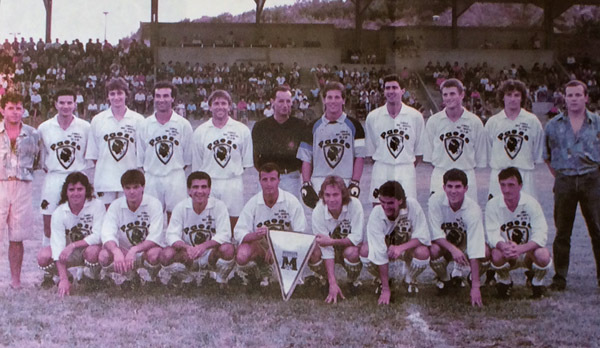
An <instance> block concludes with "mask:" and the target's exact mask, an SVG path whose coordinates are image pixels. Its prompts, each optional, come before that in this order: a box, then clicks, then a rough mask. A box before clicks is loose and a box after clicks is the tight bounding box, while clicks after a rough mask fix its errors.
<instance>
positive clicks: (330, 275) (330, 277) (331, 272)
mask: <svg viewBox="0 0 600 348" xmlns="http://www.w3.org/2000/svg"><path fill="white" fill-rule="evenodd" d="M324 262H325V270H327V282H328V283H329V294H328V295H327V298H326V299H325V302H327V303H337V297H338V295H339V297H340V298H341V299H346V297H344V294H343V293H342V290H341V289H340V287H339V285H338V283H337V280H336V279H335V260H334V259H325V260H324Z"/></svg>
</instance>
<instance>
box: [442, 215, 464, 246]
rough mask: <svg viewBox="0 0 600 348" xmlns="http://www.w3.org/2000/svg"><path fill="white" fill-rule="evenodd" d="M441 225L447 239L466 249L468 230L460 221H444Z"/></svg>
mask: <svg viewBox="0 0 600 348" xmlns="http://www.w3.org/2000/svg"><path fill="white" fill-rule="evenodd" d="M441 227H442V230H443V231H444V234H445V235H446V240H447V241H448V242H450V243H452V244H453V245H455V246H456V247H458V248H459V249H460V250H463V251H464V250H465V248H466V246H467V245H466V244H467V232H466V231H465V230H464V228H462V227H461V226H460V225H459V224H458V222H446V223H442V226H441Z"/></svg>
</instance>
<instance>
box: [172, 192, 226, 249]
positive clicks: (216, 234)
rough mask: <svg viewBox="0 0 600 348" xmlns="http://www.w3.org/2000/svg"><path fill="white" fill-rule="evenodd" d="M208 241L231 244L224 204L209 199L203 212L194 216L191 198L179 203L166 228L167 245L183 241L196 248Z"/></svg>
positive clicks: (211, 198)
mask: <svg viewBox="0 0 600 348" xmlns="http://www.w3.org/2000/svg"><path fill="white" fill-rule="evenodd" d="M208 240H214V241H215V242H217V243H219V244H223V243H231V224H230V222H229V213H228V212H227V207H226V206H225V203H223V202H222V201H220V200H218V199H216V198H213V197H209V198H208V202H207V203H206V207H205V208H204V210H203V211H202V212H201V213H200V214H196V212H195V211H194V206H193V203H192V199H191V198H189V197H188V198H187V199H186V200H184V201H181V202H179V203H178V204H177V205H176V206H175V208H174V209H173V213H172V214H171V221H170V222H169V227H168V228H167V233H166V242H167V245H169V246H172V245H173V244H174V243H175V242H177V241H183V242H185V243H186V244H188V245H191V246H196V245H199V244H202V243H204V242H206V241H208Z"/></svg>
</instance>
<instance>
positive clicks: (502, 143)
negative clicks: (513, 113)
mask: <svg viewBox="0 0 600 348" xmlns="http://www.w3.org/2000/svg"><path fill="white" fill-rule="evenodd" d="M485 130H486V131H487V136H488V145H489V147H488V150H489V154H488V159H489V162H490V167H491V168H493V169H504V168H508V167H516V168H518V169H526V170H533V169H535V164H536V163H544V159H543V158H542V154H543V150H544V129H543V128H542V124H541V122H540V120H539V119H538V118H537V116H536V115H534V114H532V113H530V112H527V111H526V110H524V109H521V112H520V113H519V115H518V116H517V118H515V119H514V121H513V120H511V119H509V118H508V117H506V113H504V110H502V111H500V112H499V113H498V114H496V115H494V116H492V117H491V118H490V119H489V120H488V121H487V123H486V124H485Z"/></svg>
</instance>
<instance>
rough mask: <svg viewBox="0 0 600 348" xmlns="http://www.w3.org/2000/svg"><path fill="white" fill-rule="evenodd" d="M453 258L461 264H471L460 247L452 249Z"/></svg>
mask: <svg viewBox="0 0 600 348" xmlns="http://www.w3.org/2000/svg"><path fill="white" fill-rule="evenodd" d="M452 259H453V260H454V262H456V263H458V264H459V265H463V266H469V260H468V259H467V257H466V256H465V254H464V253H463V252H462V251H460V250H458V249H456V250H454V251H452Z"/></svg>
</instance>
